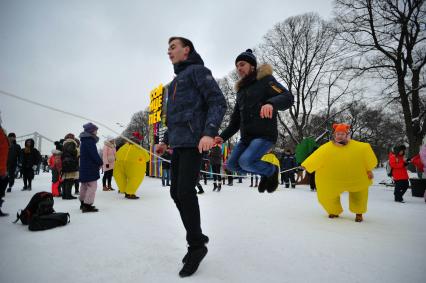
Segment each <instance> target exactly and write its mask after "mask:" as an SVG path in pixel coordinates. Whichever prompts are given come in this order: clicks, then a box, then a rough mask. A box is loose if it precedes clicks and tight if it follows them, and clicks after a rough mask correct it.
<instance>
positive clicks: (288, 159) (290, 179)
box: [280, 149, 297, 189]
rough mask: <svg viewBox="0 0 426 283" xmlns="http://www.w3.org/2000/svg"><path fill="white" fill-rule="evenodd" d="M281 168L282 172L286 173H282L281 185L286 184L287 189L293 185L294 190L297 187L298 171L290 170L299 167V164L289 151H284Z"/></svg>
mask: <svg viewBox="0 0 426 283" xmlns="http://www.w3.org/2000/svg"><path fill="white" fill-rule="evenodd" d="M280 167H281V171H285V172H282V173H281V185H283V184H285V187H286V188H289V187H290V183H291V187H292V188H293V189H294V188H295V187H296V180H295V178H294V174H295V172H296V169H294V170H290V171H288V170H289V169H292V168H295V167H297V162H296V157H295V156H294V154H292V153H291V151H290V150H289V149H286V150H285V151H284V154H283V156H282V157H281V160H280Z"/></svg>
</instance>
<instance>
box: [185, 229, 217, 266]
mask: <svg viewBox="0 0 426 283" xmlns="http://www.w3.org/2000/svg"><path fill="white" fill-rule="evenodd" d="M203 238H204V245H207V244H208V243H209V241H210V239H209V237H207V236H206V235H203ZM188 255H189V248H188V252H187V253H186V255H185V256H184V257H183V258H182V263H185V262H186V260H187V259H188Z"/></svg>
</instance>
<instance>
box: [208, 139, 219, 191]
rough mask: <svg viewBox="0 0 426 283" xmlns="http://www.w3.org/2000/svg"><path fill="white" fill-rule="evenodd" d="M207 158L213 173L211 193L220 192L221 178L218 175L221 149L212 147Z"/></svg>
mask: <svg viewBox="0 0 426 283" xmlns="http://www.w3.org/2000/svg"><path fill="white" fill-rule="evenodd" d="M209 157H210V164H211V166H212V171H213V191H215V190H217V191H218V192H220V190H221V189H222V177H221V176H220V175H219V174H220V168H221V166H222V148H221V147H220V146H219V145H216V146H214V147H212V149H210V155H209Z"/></svg>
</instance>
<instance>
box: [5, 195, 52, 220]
mask: <svg viewBox="0 0 426 283" xmlns="http://www.w3.org/2000/svg"><path fill="white" fill-rule="evenodd" d="M54 212H55V210H54V209H53V195H52V194H51V193H49V192H39V193H36V194H35V195H33V197H32V198H31V200H30V202H29V203H28V205H27V207H25V209H24V210H21V213H19V212H18V213H16V220H15V221H14V222H13V223H17V222H18V221H19V220H21V222H22V224H24V225H28V224H29V223H30V221H31V219H32V218H33V217H34V216H35V215H38V216H42V215H47V214H52V213H54Z"/></svg>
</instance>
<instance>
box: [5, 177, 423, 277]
mask: <svg viewBox="0 0 426 283" xmlns="http://www.w3.org/2000/svg"><path fill="white" fill-rule="evenodd" d="M375 174H376V180H375V183H378V182H380V181H382V180H383V179H386V178H385V174H384V171H383V170H376V171H375ZM248 182H249V181H248V180H245V181H244V183H243V184H238V183H235V184H234V186H233V187H228V186H225V187H223V189H222V191H221V192H220V193H216V192H212V184H211V182H210V184H209V185H208V186H207V187H205V190H206V193H205V194H204V195H201V196H200V197H199V199H200V206H201V213H202V215H201V216H202V226H203V231H204V233H205V234H207V235H208V236H209V237H210V243H209V245H208V248H209V253H208V255H207V257H206V258H205V259H204V261H203V262H202V264H201V265H200V268H199V270H198V272H197V273H196V274H195V275H194V276H192V277H190V278H185V279H180V278H179V276H178V275H177V274H178V271H179V270H180V268H181V263H180V262H181V259H182V257H183V255H184V254H185V252H186V246H185V233H184V229H183V227H182V224H181V222H180V218H179V216H178V212H177V210H176V208H175V206H174V203H173V202H172V200H171V199H170V197H169V194H168V190H167V189H165V188H163V187H161V181H160V180H159V179H154V178H146V179H145V180H144V182H143V184H142V186H141V188H140V189H139V191H138V193H137V194H138V195H139V196H141V199H140V200H127V199H124V198H123V196H122V195H119V194H117V192H103V191H102V190H99V189H98V192H97V197H96V201H95V205H96V206H97V207H98V208H99V209H100V212H99V213H87V214H82V213H81V212H80V210H79V202H78V200H69V201H65V200H62V199H55V209H56V211H58V212H69V213H70V214H71V223H70V224H68V225H67V226H65V227H60V228H56V229H53V230H48V231H43V232H30V231H29V230H28V229H27V226H23V225H21V224H12V223H11V222H12V221H13V220H15V218H14V213H15V212H16V211H17V210H18V209H21V208H23V207H25V205H26V204H27V202H28V201H29V199H30V197H31V196H32V195H33V194H34V193H35V192H38V191H42V190H47V191H50V174H46V173H45V174H42V175H40V176H36V179H35V181H34V183H33V191H31V192H21V191H20V189H21V188H22V181H21V180H17V183H16V185H15V188H14V191H13V192H12V193H8V194H7V195H6V202H5V203H4V205H3V211H6V212H9V213H10V214H11V215H10V216H9V217H5V218H1V219H0V239H1V241H0V250H1V261H0V271H1V273H0V282H2V283H15V282H16V283H21V282H58V283H59V282H61V283H65V282H73V283H75V282H78V283H80V282H180V281H186V282H363V283H365V282H426V281H425V280H426V225H425V223H426V221H425V216H426V204H425V202H424V200H423V198H414V197H412V196H411V191H408V192H407V193H406V195H405V200H406V203H405V204H401V203H395V202H393V193H392V188H391V187H385V186H382V185H374V186H372V187H371V188H370V199H369V211H368V213H367V214H366V215H365V221H364V222H363V223H355V222H354V215H353V214H352V213H350V212H349V211H348V209H347V207H348V197H347V194H344V195H343V198H342V200H343V204H344V207H345V212H344V213H343V215H342V217H340V218H338V219H328V218H327V215H326V214H325V212H324V211H323V210H322V208H321V207H320V205H319V204H318V202H317V200H316V194H315V193H313V192H311V191H310V190H309V188H308V187H307V186H298V187H297V188H296V189H295V190H292V189H283V188H282V187H280V189H279V190H278V191H277V192H275V193H274V194H266V193H265V194H259V193H258V192H257V190H256V189H252V188H249V187H248Z"/></svg>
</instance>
